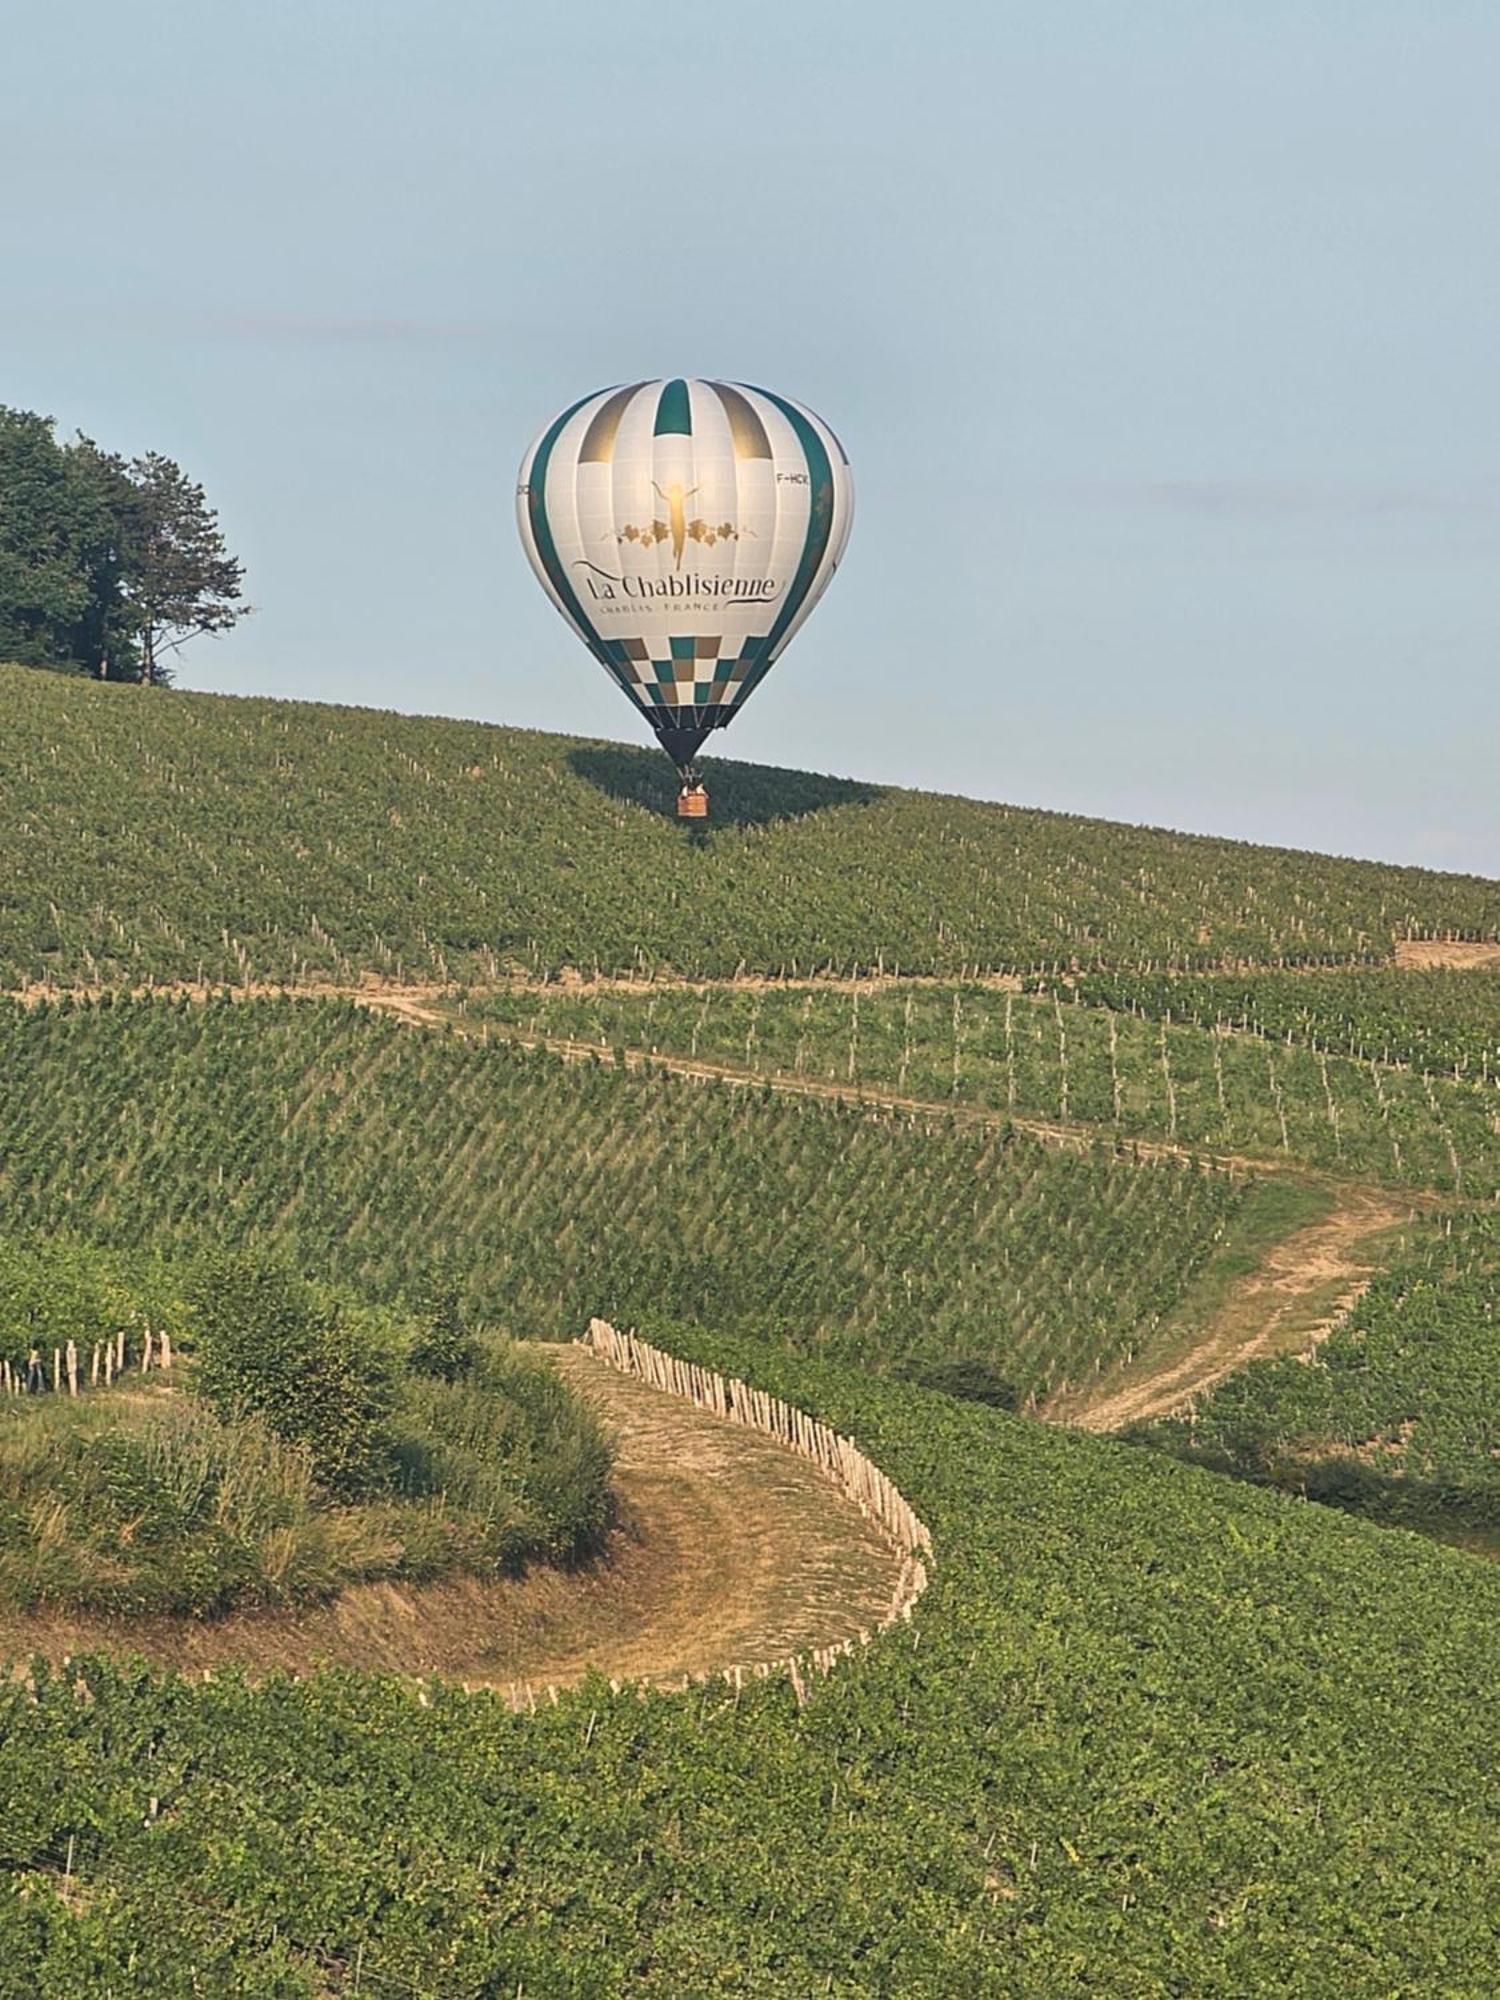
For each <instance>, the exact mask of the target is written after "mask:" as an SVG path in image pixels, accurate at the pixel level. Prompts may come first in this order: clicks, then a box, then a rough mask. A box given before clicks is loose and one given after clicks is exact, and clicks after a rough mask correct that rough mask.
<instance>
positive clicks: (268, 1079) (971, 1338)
mask: <svg viewBox="0 0 1500 2000" xmlns="http://www.w3.org/2000/svg"><path fill="white" fill-rule="evenodd" d="M0 1065H3V1067H4V1070H5V1073H6V1074H7V1075H8V1076H9V1077H10V1078H12V1079H13V1080H14V1084H15V1088H14V1089H13V1091H12V1092H11V1093H10V1094H9V1095H8V1096H7V1098H6V1100H5V1102H4V1106H3V1112H0V1115H3V1124H0V1150H3V1153H4V1156H5V1159H6V1161H7V1172H6V1176H5V1178H4V1180H3V1182H0V1227H6V1228H23V1229H37V1228H43V1227H46V1226H47V1225H48V1224H49V1223H50V1222H52V1221H53V1220H54V1219H55V1218H57V1217H59V1216H66V1218H67V1220H68V1223H69V1226H70V1227H71V1228H72V1229H73V1230H74V1231H75V1232H79V1233H86V1234H87V1235H88V1236H89V1237H90V1238H91V1239H92V1240H93V1241H96V1242H98V1243H100V1244H102V1245H109V1246H115V1247H118V1248H136V1247H140V1246H144V1245H147V1244H150V1245H155V1246H157V1247H158V1248H162V1249H166V1248H174V1247H175V1248H177V1249H179V1250H187V1249H190V1248H192V1247H193V1246H195V1245H197V1244H199V1243H200V1242H202V1241H203V1240H204V1239H205V1238H211V1239H213V1240H217V1241H220V1242H229V1243H236V1242H246V1243H256V1244H259V1245H262V1246H264V1247H268V1248H272V1249H275V1250H278V1251H281V1252H284V1253H285V1254H286V1255H287V1256H289V1257H290V1258H292V1259H293V1261H294V1262H296V1263H297V1264H298V1265H299V1266H300V1267H301V1268H304V1269H319V1270H322V1271H324V1272H326V1273H327V1274H328V1275H329V1276H332V1277H336V1278H338V1279H341V1280H343V1281H344V1282H346V1283H348V1284H351V1285H355V1286H357V1287H359V1288H360V1290H361V1291H362V1292H363V1294H364V1295H365V1296H367V1297H369V1298H372V1299H386V1300H391V1299H396V1298H399V1297H400V1296H401V1294H402V1293H403V1292H404V1291H408V1290H410V1289H412V1288H413V1287H414V1286H418V1285H420V1284H422V1283H424V1282H426V1281H427V1280H428V1279H429V1278H430V1277H431V1276H432V1275H433V1274H434V1273H436V1272H439V1271H441V1270H443V1269H444V1268H447V1267H451V1268H452V1269H453V1271H454V1273H455V1276H456V1278H457V1280H458V1282H459V1283H460V1285H461V1288H462V1296H463V1301H464V1304H465V1306H466V1307H467V1309H468V1310H469V1311H471V1312H472V1313H473V1314H474V1315H475V1316H476V1317H478V1318H480V1319H482V1320H483V1321H485V1322H487V1323H489V1324H491V1325H494V1326H497V1327H499V1328H501V1329H503V1330H504V1331H506V1332H508V1333H511V1334H515V1335H517V1336H522V1337H525V1338H529V1339H535V1338H558V1337H570V1336H572V1335H574V1334H575V1333H576V1332H577V1330H578V1329H579V1328H580V1327H582V1326H584V1325H586V1324H587V1322H588V1318H589V1316H590V1314H591V1313H595V1312H598V1313H602V1314H604V1315H606V1316H610V1315H613V1316H615V1317H617V1318H619V1319H621V1320H622V1321H629V1320H630V1319H632V1318H634V1317H638V1316H640V1315H642V1314H646V1313H651V1312H661V1311H667V1312H670V1313H676V1314H679V1315H684V1316H690V1317H695V1318H698V1319H701V1320H702V1321H703V1323H704V1324H706V1325H711V1326H715V1327H720V1328H723V1329H724V1330H726V1331H728V1330H735V1329H739V1330H753V1331H754V1332H756V1333H757V1334H758V1335H759V1336H760V1337H762V1338H763V1339H766V1340H769V1341H772V1342H776V1343H780V1344H785V1345H788V1346H791V1347H797V1348H802V1349H806V1350H816V1351H820V1352H823V1353H826V1354H830V1355H831V1354H844V1355H847V1356H849V1357H851V1358H856V1359H858V1360H859V1361H860V1363H861V1364H862V1365H863V1366H866V1367H873V1368H877V1369H882V1370H885V1369H894V1370H896V1371H898V1372H910V1371H912V1370H920V1369H921V1368H923V1367H924V1366H925V1365H927V1364H929V1363H933V1362H938V1361H947V1360H953V1359H957V1358H970V1359H977V1360H980V1361H983V1362H986V1363H989V1364H991V1365H992V1366H993V1368H994V1369H995V1370H997V1371H998V1373H999V1374H1000V1375H1001V1376H1002V1377H1003V1378H1004V1379H1005V1380H1006V1381H1008V1382H1010V1383H1012V1384H1013V1385H1014V1386H1015V1388H1016V1389H1018V1390H1019V1391H1020V1392H1021V1394H1023V1395H1027V1394H1032V1393H1035V1394H1045V1393H1046V1392H1047V1391H1048V1390H1049V1389H1051V1388H1053V1387H1055V1386H1057V1385H1058V1384H1060V1383H1061V1382H1062V1381H1063V1380H1064V1379H1067V1378H1070V1377H1073V1376H1076V1375H1078V1374H1080V1373H1083V1372H1085V1371H1088V1370H1091V1369H1093V1368H1094V1366H1095V1364H1096V1362H1100V1361H1108V1360H1113V1359H1116V1358H1119V1357H1120V1356H1122V1355H1124V1354H1126V1353H1128V1352H1129V1351H1131V1349H1132V1348H1133V1347H1135V1346H1136V1345H1138V1344H1139V1343H1141V1342H1142V1341H1144V1340H1146V1339H1148V1338H1149V1337H1150V1335H1151V1333H1152V1332H1153V1330H1154V1329H1155V1328H1156V1326H1157V1325H1158V1324H1159V1323H1160V1322H1161V1320H1162V1319H1163V1318H1164V1316H1166V1315H1168V1314H1170V1313H1172V1312H1173V1311H1174V1310H1175V1309H1176V1308H1177V1307H1178V1306H1179V1304H1180V1303H1181V1301H1182V1299H1183V1297H1184V1294H1185V1293H1186V1292H1187V1290H1188V1289H1189V1287H1190V1286H1191V1285H1192V1283H1193V1281H1194V1279H1195V1277H1196V1276H1197V1275H1198V1274H1199V1273H1200V1272H1202V1271H1204V1269H1205V1267H1206V1266H1207V1265H1208V1264H1209V1263H1210V1261H1211V1260H1212V1258H1213V1256H1214V1254H1215V1252H1216V1251H1217V1250H1219V1249H1220V1248H1221V1247H1222V1248H1225V1249H1230V1248H1232V1247H1233V1241H1234V1228H1235V1222H1236V1218H1237V1216H1239V1214H1240V1213H1241V1211H1242V1209H1243V1207H1244V1205H1245V1203H1246V1200H1247V1198H1248V1190H1247V1186H1246V1183H1245V1182H1244V1180H1243V1178H1239V1179H1235V1178H1232V1177H1231V1176H1230V1175H1229V1174H1227V1173H1226V1172H1223V1171H1219V1170H1214V1169H1195V1168H1193V1167H1191V1166H1189V1165H1188V1164H1186V1163H1184V1162H1179V1161H1166V1162H1161V1163H1151V1164H1149V1165H1146V1166H1143V1167H1137V1166H1135V1165H1133V1164H1132V1163H1131V1162H1130V1161H1129V1160H1128V1159H1118V1158H1115V1157H1113V1156H1112V1155H1111V1154H1110V1153H1108V1152H1107V1151H1101V1152H1100V1153H1099V1154H1097V1155H1094V1154H1088V1153H1085V1154H1074V1153H1059V1152H1054V1151H1051V1150H1049V1149H1047V1148H1044V1147H1043V1146H1041V1145H1040V1144H1038V1143H1037V1142H1036V1141H1035V1140H1033V1139H1030V1138H1028V1137H1026V1136H1024V1135H1022V1134H1019V1133H1012V1132H1007V1131H1006V1130H1004V1129H1003V1127H1002V1128H999V1129H995V1130H983V1131H977V1132H975V1131H962V1130H955V1131H951V1132H950V1131H947V1130H945V1129H944V1128H943V1125H942V1122H941V1120H939V1121H937V1122H936V1123H934V1121H932V1120H930V1119H912V1118H874V1119H872V1118H871V1117H870V1116H868V1115H867V1114H866V1113H864V1112H862V1111H860V1110H858V1109H854V1108H840V1107H839V1106H837V1105H833V1104H824V1103H816V1102H808V1101H804V1100H800V1099H793V1098H787V1097H785V1096H778V1095H775V1094H772V1093H765V1092H753V1093H746V1092H744V1091H736V1090H731V1089H728V1088H718V1087H715V1086H713V1085H712V1084H709V1085H705V1084H701V1083H695V1082H692V1081H689V1080H685V1079H682V1078H679V1077H675V1076H672V1075H669V1074H664V1073H663V1074H632V1075H624V1074H622V1073H620V1072H618V1071H616V1070H615V1069H614V1068H613V1067H612V1066H606V1065H601V1064H581V1065H580V1064H565V1063H563V1062H562V1061H560V1060H559V1059H558V1058H556V1057H554V1056H551V1055H548V1054H545V1053H542V1054H528V1053H527V1052H525V1051H523V1050H517V1049H515V1048H513V1047H511V1046H509V1045H508V1044H505V1043H502V1042H497V1043H491V1044H490V1045H488V1046H486V1045H484V1044H482V1043H478V1042H475V1041H473V1040H467V1039H463V1038H460V1037H458V1036H453V1035H450V1036H443V1035H434V1034H423V1033H418V1032H414V1031H413V1030H412V1029H411V1028H408V1027H405V1026H402V1025H398V1024H396V1023H394V1022H391V1021H388V1020H382V1019H377V1018H373V1017H372V1016H371V1015H370V1014H369V1013H367V1012H365V1011H362V1010H361V1009H358V1008H355V1007H352V1006H348V1005H343V1004H338V1003H331V1002H313V1001H293V1000H282V1001H244V1002H238V1001H222V1002H219V1003H217V1004H215V1005H212V1006H209V1007H206V1008H205V1007H202V1006H197V1005H193V1004H190V1003H188V1002H177V1003H175V1004H174V1003H165V1002H157V1001H149V1000H141V1001H122V1002H118V1003H116V1004H114V1005H107V1006H93V1005H88V1004H81V1005H77V1004H68V1005H62V1006H52V1007H41V1008H34V1009H25V1008H21V1007H17V1006H14V1005H11V1006H9V1007H8V1008H5V1009H4V1010H0Z"/></svg>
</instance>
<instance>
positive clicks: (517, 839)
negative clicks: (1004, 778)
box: [0, 668, 1500, 987]
mask: <svg viewBox="0 0 1500 2000" xmlns="http://www.w3.org/2000/svg"><path fill="white" fill-rule="evenodd" d="M0 702H3V704H4V713H5V720H6V726H5V730H4V732H3V735H0V851H3V852H4V854H5V856H6V879H5V883H4V887H3V889H0V915H3V919H4V921H3V924H0V985H7V986H10V987H17V986H21V985H25V984H28V983H30V982H33V981H41V980H54V981H57V982H60V983H62V984H66V985H94V984H98V983H100V982H110V981H115V982H123V983H125V984H128V985H136V984H140V983H143V982H145V981H147V980H155V981H157V982H158V983H162V982H168V981H176V980H200V979H207V980H210V981H213V982H222V981H228V982H230V983H234V984H243V983H246V982H250V981H267V980H282V981H286V980H300V981H304V982H305V981H309V980H315V979H325V980H326V979H334V980H337V981H339V982H341V983H348V982H349V981H351V980H357V979H358V978H359V977H360V976H362V975H364V974H366V973H368V974H372V975H375V976H378V977H381V978H388V979H396V980H414V981H434V980H436V981H447V980H449V979H465V980H493V979H495V978H496V977H498V976H500V975H502V974H504V973H507V972H511V971H521V972H524V973H527V974H529V975H532V976H538V975H548V974H552V973H555V972H558V971H560V970H561V969H562V968H563V967H566V966H575V967H579V968H582V969H584V970H593V969H595V968H602V969H604V970H605V971H636V970H640V969H643V968H648V967H649V968H656V969H661V968H664V967H668V966H671V967H675V968H676V969H677V970H678V971H679V972H684V973H693V974H701V975H705V976H712V977H725V976H731V975H733V974H734V973H735V972H736V971H737V970H739V971H751V972H760V973H772V974H783V973H803V974H806V973H811V972H815V971H824V970H833V971H842V972H848V971H851V970H853V969H855V968H859V967H864V968H870V969H874V968H876V967H877V966H878V967H880V968H881V969H883V970H885V971H900V970H905V971H907V972H923V973H928V972H930V973H943V974H947V975H955V974H959V973H962V972H964V971H965V970H973V969H974V968H984V969H1007V968H1021V969H1033V968H1034V969H1039V970H1042V969H1050V968H1051V967H1053V966H1054V965H1056V964H1058V963H1061V964H1063V965H1069V964H1072V963H1073V962H1075V961H1076V962H1078V963H1079V964H1080V965H1083V966H1085V967H1087V966H1092V965H1095V964H1100V965H1104V966H1108V967H1112V968H1120V967H1133V968H1136V969H1140V970H1151V969H1154V968H1157V967H1159V966H1162V965H1172V966H1210V967H1211V966H1217V965H1221V964H1224V963H1230V964H1234V963H1237V962H1239V961H1241V960H1244V961H1247V962H1251V963H1255V964H1259V965H1268V964H1269V965H1276V964H1281V963H1290V964H1306V963H1318V962H1322V961H1325V960H1340V961H1359V962H1363V961H1376V962H1378V961H1384V960H1387V959H1389V957H1390V954H1391V949H1392V944H1393V941H1394V940H1395V939H1396V938H1397V937H1398V936H1405V935H1407V934H1416V935H1422V936H1426V935H1430V934H1436V935H1447V934H1450V933H1451V934H1455V935H1460V936H1466V937H1474V938H1494V937H1500V891H1497V889H1496V886H1495V884H1494V883H1493V882H1484V881H1481V880H1479V879H1477V878H1473V877H1465V876H1445V875H1436V874H1431V873H1429V872H1427V871H1425V870H1422V869H1406V868H1391V867H1377V866H1374V865H1372V864H1370V863H1368V862H1352V861H1335V860H1329V859H1325V858H1322V857H1317V856H1310V855H1305V854H1296V853H1292V852H1289V851H1285V850H1281V849H1273V848H1262V847H1250V846H1246V845H1243V844H1240V843H1236V842H1233V841H1221V840H1208V839H1197V838H1189V837H1187V836H1184V835H1179V834H1170V833H1164V832H1160V831H1153V830H1151V829H1142V828H1136V827H1120V826H1111V825H1107V824H1105V823H1103V822H1101V821H1097V820H1086V819H1078V818H1073V817H1068V816H1064V815H1060V814H1051V813H1041V812H1027V811H1022V810H1019V809H1017V808H1014V807H1007V806H991V805H977V804H975V803H973V802H972V801H969V800H964V799H953V798H942V797H935V796H932V795H928V794H923V793H918V792H901V791H894V790H882V789H879V788H876V787H872V786H867V785H858V784H854V783H850V782H848V781H845V780H842V779H824V778H818V777H814V776H811V775H809V774H807V773H802V772H788V771H775V770H764V769H757V768H755V767H753V766H747V765H738V764H734V763H727V762H726V763H721V762H719V761H718V760H715V761H714V763H713V766H712V785H713V796H714V813H715V816H716V817H715V822H714V824H713V826H712V828H711V830H710V832H709V833H708V835H707V837H706V838H703V839H699V838H697V837H695V836H694V835H693V834H692V833H691V831H690V830H688V829H683V828H680V827H678V826H677V825H676V824H675V823H674V822H673V821H671V820H670V819H669V818H667V817H666V816H665V814H666V812H667V811H669V809H670V803H671V791H672V782H673V781H672V773H671V768H670V766H669V765H668V764H666V763H665V761H664V760H662V759H661V757H660V756H659V754H658V753H657V752H655V751H649V752H648V751H645V750H639V751H636V750H627V749H623V748H621V747H620V746H619V745H616V744H599V743H583V742H577V741H573V740H570V739H568V738H564V737H551V736H540V735H535V734H530V733H527V732H524V731H518V730H510V729H497V728H490V727H486V726H484V725H482V724H478V723H463V722H447V721H441V720H418V719H413V718H410V717H401V716H393V715H387V714H381V713H378V712H375V711H370V710H360V709H339V708H323V707H316V706H313V705H312V704H308V703H281V702H268V701H249V700H241V701H226V700H223V699H220V698H215V697H213V696H203V695H188V694H174V695H173V696H172V697H171V698H170V700H169V702H168V703H167V705H166V706H162V705H161V704H160V703H159V702H157V703H153V702H152V700H151V698H150V696H149V695H146V694H143V693H142V692H141V691H140V690H139V689H132V688H128V687H112V686H106V685H97V686H96V685H91V684H89V683H87V682H80V681H77V680H73V679H67V678H60V677H58V676H55V675H50V674H41V673H35V672H28V671H26V670H24V669H21V668H11V669H4V668H0Z"/></svg>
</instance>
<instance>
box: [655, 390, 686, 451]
mask: <svg viewBox="0 0 1500 2000" xmlns="http://www.w3.org/2000/svg"><path fill="white" fill-rule="evenodd" d="M655 435H656V436H657V437H691V436H692V435H693V406H692V404H691V403H690V402H689V401H688V385H687V383H686V382H684V381H683V379H682V377H681V376H680V375H677V376H674V377H673V379H672V380H671V381H670V382H668V383H667V385H666V387H665V388H664V389H663V390H662V392H661V401H660V402H659V403H658V404H657V406H656V430H655Z"/></svg>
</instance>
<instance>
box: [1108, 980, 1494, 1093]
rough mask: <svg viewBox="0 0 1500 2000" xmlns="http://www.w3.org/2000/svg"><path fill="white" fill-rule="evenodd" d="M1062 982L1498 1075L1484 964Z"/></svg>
mask: <svg viewBox="0 0 1500 2000" xmlns="http://www.w3.org/2000/svg"><path fill="white" fill-rule="evenodd" d="M1070 985H1071V986H1072V989H1073V991H1074V992H1075V993H1076V997H1077V998H1078V999H1080V1000H1082V1001H1084V1002H1085V1003H1087V1004H1088V1005H1090V1006H1094V1007H1108V1008H1111V1009H1112V1010H1113V1011H1114V1012H1116V1013H1128V1014H1139V1015H1143V1016H1145V1017H1146V1018H1148V1019H1150V1020H1157V1021H1161V1020H1165V1021H1193V1022H1196V1023H1197V1025H1198V1026H1199V1027H1200V1028H1216V1029H1219V1030H1220V1031H1222V1030H1224V1029H1231V1028H1232V1029H1238V1030H1242V1031H1246V1032H1249V1033H1251V1034H1256V1035H1260V1036H1261V1037H1263V1038H1264V1039H1265V1040H1268V1041H1277V1042H1286V1043H1289V1044H1290V1043H1301V1044H1303V1045H1305V1046H1306V1047H1308V1048H1312V1049H1321V1050H1322V1051H1324V1052H1325V1053H1326V1054H1338V1055H1346V1056H1353V1057H1354V1058H1355V1059H1356V1060H1357V1061H1359V1062H1362V1063H1369V1062H1376V1063H1379V1064H1380V1065H1381V1066H1382V1068H1386V1069H1389V1068H1392V1067H1395V1068H1398V1069H1409V1070H1418V1071H1422V1072H1424V1073H1426V1074H1427V1075H1430V1076H1444V1077H1451V1078H1453V1079H1454V1081H1455V1082H1458V1083H1470V1084H1474V1083H1477V1084H1480V1085H1481V1086H1486V1087H1487V1086H1490V1085H1494V1084H1500V977H1497V976H1496V975H1495V974H1494V973H1493V972H1441V971H1439V972H1372V971H1364V972H1359V973H1347V974H1341V973H1335V972H1325V973H1323V974H1321V975H1320V977H1318V978H1317V979H1304V978H1299V977H1297V976H1295V975H1290V976H1289V975H1286V974H1281V973H1255V974H1251V975H1248V976H1246V975H1241V976H1239V977H1238V978H1226V977H1223V976H1220V977H1217V978H1207V977H1203V976H1201V975H1199V976H1188V977H1177V978H1161V977H1157V978H1155V979H1140V978H1131V977H1128V976H1126V977H1120V976H1118V975H1109V974H1104V973H1092V974H1088V975H1086V976H1085V977H1083V978H1080V979H1078V980H1077V981H1076V982H1070Z"/></svg>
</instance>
